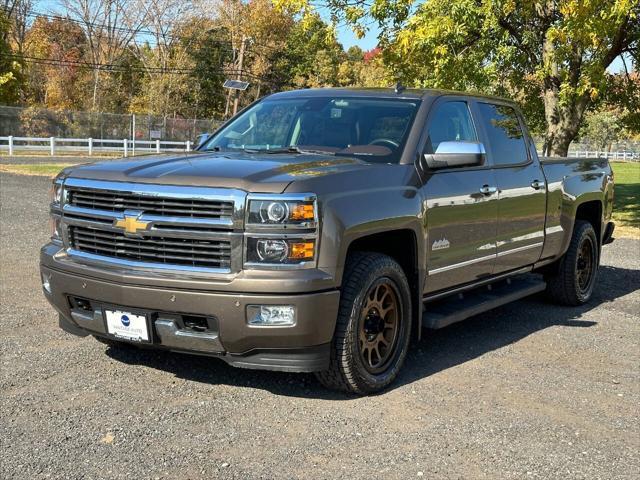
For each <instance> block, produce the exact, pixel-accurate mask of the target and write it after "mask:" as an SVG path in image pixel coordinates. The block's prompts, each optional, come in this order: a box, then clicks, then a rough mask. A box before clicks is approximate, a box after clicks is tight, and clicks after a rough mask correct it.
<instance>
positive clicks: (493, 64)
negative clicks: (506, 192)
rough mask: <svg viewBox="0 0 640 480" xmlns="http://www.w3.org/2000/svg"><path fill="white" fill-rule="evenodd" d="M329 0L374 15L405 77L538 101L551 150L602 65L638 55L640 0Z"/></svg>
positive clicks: (590, 94) (561, 150) (590, 97)
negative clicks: (417, 2)
mask: <svg viewBox="0 0 640 480" xmlns="http://www.w3.org/2000/svg"><path fill="white" fill-rule="evenodd" d="M277 1H278V3H279V4H291V3H293V4H296V5H298V7H299V8H301V9H302V10H304V9H305V8H307V9H308V8H309V4H310V2H308V1H305V0H277ZM301 2H302V3H301ZM327 3H328V6H329V8H330V9H331V11H332V12H333V14H334V15H335V16H336V17H338V18H340V17H341V18H345V19H346V20H347V21H348V22H350V23H351V24H353V25H355V26H356V31H357V32H359V33H362V25H363V23H365V22H364V21H365V20H366V19H367V18H368V17H371V18H372V19H373V20H375V21H377V22H378V23H379V24H380V27H381V29H382V33H381V38H380V42H381V46H382V47H383V48H384V55H385V61H386V63H387V64H388V65H389V67H390V69H391V71H392V72H393V74H394V75H396V76H397V77H399V78H400V79H402V80H403V81H404V82H405V83H407V84H409V85H413V86H420V87H440V88H455V89H466V90H477V91H481V92H488V93H500V94H509V95H511V96H513V97H516V98H520V99H524V98H527V101H528V102H531V101H534V102H540V103H541V106H540V107H536V106H535V105H534V106H532V107H531V108H532V110H533V111H534V112H536V111H538V112H542V111H543V112H544V124H545V125H544V126H545V128H544V130H545V131H544V136H545V145H544V150H545V153H546V154H548V155H561V156H564V155H566V154H567V151H568V148H569V144H570V143H571V141H572V140H573V139H574V138H575V137H576V135H577V134H578V131H579V128H580V125H581V123H582V121H583V117H584V115H585V113H586V112H587V110H588V109H589V108H592V107H593V106H594V104H595V103H596V102H597V101H598V100H599V98H601V97H602V96H603V94H604V93H605V92H606V90H607V87H608V84H607V82H608V77H607V73H606V71H607V67H609V65H611V63H612V62H613V61H614V60H615V59H616V58H618V57H620V56H621V55H630V56H632V57H633V58H634V59H635V61H636V65H637V59H638V48H639V46H638V42H639V38H640V20H639V15H640V2H638V0H523V1H513V0H457V1H455V2H451V1H450V0H429V1H426V2H424V3H422V4H421V5H419V6H418V7H417V8H416V9H415V11H413V12H412V8H411V7H412V5H413V2H412V1H410V0H376V1H374V2H373V3H370V2H369V1H368V0H329V1H328V2H327ZM531 92H535V93H536V95H535V96H533V97H534V98H531V97H532V95H531Z"/></svg>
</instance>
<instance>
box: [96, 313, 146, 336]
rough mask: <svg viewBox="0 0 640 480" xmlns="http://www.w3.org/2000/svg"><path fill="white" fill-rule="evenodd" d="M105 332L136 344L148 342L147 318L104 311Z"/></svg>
mask: <svg viewBox="0 0 640 480" xmlns="http://www.w3.org/2000/svg"><path fill="white" fill-rule="evenodd" d="M104 313H105V317H106V319H107V332H108V333H110V334H111V335H115V336H116V337H120V338H123V339H125V340H133V341H136V342H148V341H149V330H148V328H147V317H146V316H144V315H135V314H133V313H131V312H125V311H122V310H105V311H104Z"/></svg>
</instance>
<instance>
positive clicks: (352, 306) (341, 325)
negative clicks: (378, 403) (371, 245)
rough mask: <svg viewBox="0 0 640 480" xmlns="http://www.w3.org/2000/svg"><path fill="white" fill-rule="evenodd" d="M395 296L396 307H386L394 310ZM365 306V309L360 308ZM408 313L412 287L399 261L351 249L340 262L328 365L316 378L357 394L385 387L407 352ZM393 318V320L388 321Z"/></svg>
mask: <svg viewBox="0 0 640 480" xmlns="http://www.w3.org/2000/svg"><path fill="white" fill-rule="evenodd" d="M380 292H382V293H380ZM394 301H397V305H398V306H397V308H396V312H395V313H389V312H393V310H392V309H393V307H390V305H391V304H392V303H393V302H394ZM376 302H378V303H376ZM385 302H387V304H386V307H385V306H384V305H385ZM372 305H374V306H372ZM375 305H377V306H379V307H380V309H381V311H382V312H381V313H380V312H378V310H377V309H376V307H375ZM364 307H367V309H369V310H368V311H369V313H367V312H364V311H363V308H364ZM372 312H373V313H372ZM411 318H412V315H411V293H410V289H409V282H408V281H407V277H406V275H405V274H404V271H403V270H402V267H400V265H398V263H397V262H396V261H395V260H394V259H392V258H391V257H389V256H387V255H382V254H379V253H363V252H355V253H353V254H351V255H350V256H349V258H348V260H347V265H346V268H345V275H344V281H343V284H342V295H341V298H340V309H339V311H338V320H337V324H336V330H335V334H334V337H333V342H332V345H331V358H330V363H329V368H328V370H325V371H322V372H318V373H317V374H316V376H317V378H318V380H319V381H320V383H322V384H323V385H324V386H325V387H327V388H330V389H333V390H341V391H345V392H349V393H356V394H360V395H365V394H370V393H375V392H379V391H380V390H382V389H384V388H385V387H387V386H388V385H389V384H390V383H391V382H393V381H394V380H395V378H396V376H397V375H398V372H399V371H400V368H401V367H402V364H403V363H404V360H405V357H406V356H407V350H408V348H409V340H410V338H411ZM392 323H393V324H394V326H393V327H391V326H389V325H391V324H392ZM376 331H377V333H376ZM391 336H392V337H393V338H392V339H390V337H391ZM373 342H378V343H376V344H375V345H376V346H375V348H374V347H371V345H373V344H374V343H373ZM376 360H377V361H378V362H377V364H376V365H374V364H375V363H376Z"/></svg>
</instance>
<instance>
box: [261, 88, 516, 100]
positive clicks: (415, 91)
mask: <svg viewBox="0 0 640 480" xmlns="http://www.w3.org/2000/svg"><path fill="white" fill-rule="evenodd" d="M327 95H332V96H333V95H336V96H342V95H344V96H349V97H372V98H400V99H423V98H427V97H441V96H443V95H460V96H464V97H470V98H485V99H490V100H499V101H501V102H512V101H511V100H509V99H506V98H501V97H495V96H491V95H484V94H481V93H475V92H459V91H455V90H440V89H431V88H403V89H402V90H401V91H399V92H397V93H396V91H395V89H394V88H351V87H347V88H329V87H327V88H305V89H299V90H288V91H284V92H279V93H274V94H272V95H270V96H269V97H270V98H295V97H323V96H327ZM512 103H513V102H512Z"/></svg>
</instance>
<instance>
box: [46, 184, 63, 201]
mask: <svg viewBox="0 0 640 480" xmlns="http://www.w3.org/2000/svg"><path fill="white" fill-rule="evenodd" d="M63 190H64V187H63V186H62V181H61V180H54V181H53V183H52V184H51V189H50V190H49V200H50V201H51V204H52V206H60V205H61V204H62V194H63Z"/></svg>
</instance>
